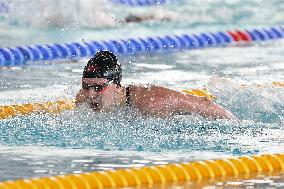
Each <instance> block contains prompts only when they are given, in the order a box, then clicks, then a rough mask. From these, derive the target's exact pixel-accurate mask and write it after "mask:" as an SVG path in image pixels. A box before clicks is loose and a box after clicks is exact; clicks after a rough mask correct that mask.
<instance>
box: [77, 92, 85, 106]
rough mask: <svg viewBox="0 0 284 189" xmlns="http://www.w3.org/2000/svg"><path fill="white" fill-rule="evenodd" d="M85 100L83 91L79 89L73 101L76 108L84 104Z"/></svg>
mask: <svg viewBox="0 0 284 189" xmlns="http://www.w3.org/2000/svg"><path fill="white" fill-rule="evenodd" d="M86 99H87V95H86V93H85V91H84V90H83V89H80V91H79V92H78V93H77V95H76V99H75V103H76V106H78V105H79V104H81V103H83V102H85V101H86Z"/></svg>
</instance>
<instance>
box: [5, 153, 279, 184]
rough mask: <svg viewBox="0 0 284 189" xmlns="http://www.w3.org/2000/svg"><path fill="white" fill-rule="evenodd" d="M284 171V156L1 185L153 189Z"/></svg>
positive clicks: (27, 180) (69, 176)
mask: <svg viewBox="0 0 284 189" xmlns="http://www.w3.org/2000/svg"><path fill="white" fill-rule="evenodd" d="M281 171H284V153H282V154H264V155H255V156H244V157H239V158H230V159H219V160H205V161H196V162H189V163H178V164H168V165H159V166H149V167H142V168H129V169H119V170H111V171H100V172H92V173H82V174H70V175H60V176H52V177H44V178H32V179H23V180H17V181H6V182H0V189H16V188H17V189H28V188H29V189H43V188H44V189H70V188H72V189H93V188H99V189H102V188H121V187H139V186H143V187H153V186H154V185H157V184H176V183H181V182H186V181H193V182H194V181H201V180H208V179H218V178H223V179H226V178H228V177H230V178H232V177H234V178H240V177H242V176H244V175H253V174H271V173H277V172H278V173H279V172H281Z"/></svg>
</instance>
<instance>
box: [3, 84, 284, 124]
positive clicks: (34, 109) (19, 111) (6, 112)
mask: <svg viewBox="0 0 284 189" xmlns="http://www.w3.org/2000/svg"><path fill="white" fill-rule="evenodd" d="M264 86H271V87H278V88H279V87H281V88H282V87H284V82H280V81H274V82H271V84H251V85H244V84H242V85H240V88H246V87H264ZM182 92H184V93H187V94H191V95H195V96H199V97H204V98H207V99H209V100H215V99H216V98H217V97H216V96H214V95H212V94H211V93H210V92H209V91H208V90H207V89H206V88H202V89H186V90H182ZM75 107H76V105H75V100H68V99H67V100H57V101H54V102H44V103H27V104H16V105H4V106H0V120H1V119H6V118H10V117H14V116H17V115H28V114H31V113H39V112H42V113H52V114H57V113H60V112H62V111H65V110H74V109H75Z"/></svg>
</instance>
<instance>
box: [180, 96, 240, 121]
mask: <svg viewBox="0 0 284 189" xmlns="http://www.w3.org/2000/svg"><path fill="white" fill-rule="evenodd" d="M178 96H179V97H178V98H177V99H176V100H177V103H176V110H178V111H181V112H192V113H198V114H200V115H202V116H204V117H208V118H213V119H237V118H236V116H235V115H233V114H232V113H231V112H230V111H228V110H226V109H225V108H223V107H222V106H220V105H218V104H216V103H214V102H213V101H211V100H208V99H207V98H205V97H197V96H193V95H189V94H183V93H180V94H179V95H178Z"/></svg>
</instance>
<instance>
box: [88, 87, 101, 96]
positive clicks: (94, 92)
mask: <svg viewBox="0 0 284 189" xmlns="http://www.w3.org/2000/svg"><path fill="white" fill-rule="evenodd" d="M88 94H89V97H91V98H98V96H99V93H98V92H97V91H95V90H92V89H90V90H89V91H88Z"/></svg>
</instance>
